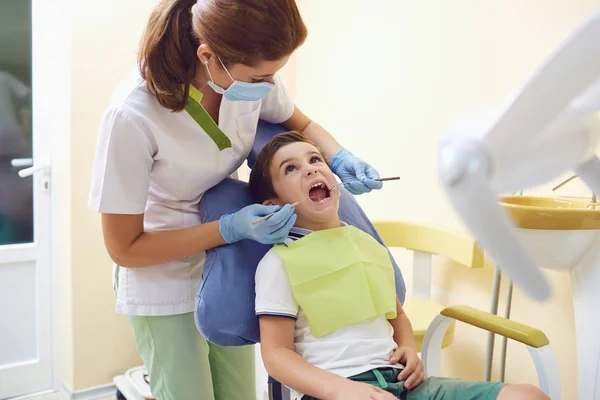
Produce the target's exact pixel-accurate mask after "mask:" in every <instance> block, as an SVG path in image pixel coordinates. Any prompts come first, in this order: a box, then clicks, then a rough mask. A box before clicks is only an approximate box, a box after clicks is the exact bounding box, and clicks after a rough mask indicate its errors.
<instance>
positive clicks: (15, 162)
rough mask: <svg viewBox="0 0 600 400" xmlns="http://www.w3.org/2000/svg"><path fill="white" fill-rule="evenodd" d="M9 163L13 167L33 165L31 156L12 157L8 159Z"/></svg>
mask: <svg viewBox="0 0 600 400" xmlns="http://www.w3.org/2000/svg"><path fill="white" fill-rule="evenodd" d="M10 165H12V166H13V167H17V168H18V167H31V166H33V158H13V159H12V160H10Z"/></svg>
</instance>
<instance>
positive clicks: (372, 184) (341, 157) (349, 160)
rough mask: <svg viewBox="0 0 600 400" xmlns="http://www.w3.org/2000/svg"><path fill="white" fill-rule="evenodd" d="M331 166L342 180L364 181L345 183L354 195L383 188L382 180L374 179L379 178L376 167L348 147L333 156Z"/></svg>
mask: <svg viewBox="0 0 600 400" xmlns="http://www.w3.org/2000/svg"><path fill="white" fill-rule="evenodd" d="M329 167H330V168H331V170H332V171H333V173H334V174H336V175H337V176H339V178H340V179H341V180H342V182H351V181H362V182H352V183H351V184H349V185H345V187H346V189H348V191H349V192H350V193H352V194H353V195H357V194H362V193H368V192H370V191H371V190H373V189H381V187H382V186H383V184H382V183H381V182H378V181H374V180H373V179H377V178H379V174H378V173H377V171H376V170H375V168H373V167H371V166H370V165H369V164H367V163H366V162H364V161H363V160H361V159H360V158H358V157H356V156H355V155H354V154H352V153H350V152H349V151H348V150H346V149H341V150H340V151H338V152H337V153H335V155H334V156H333V157H331V161H329Z"/></svg>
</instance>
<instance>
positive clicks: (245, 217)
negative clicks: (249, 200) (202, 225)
mask: <svg viewBox="0 0 600 400" xmlns="http://www.w3.org/2000/svg"><path fill="white" fill-rule="evenodd" d="M276 211H277V213H276V214H274V215H273V216H272V217H271V218H269V219H267V220H265V221H262V222H259V223H258V224H252V222H254V221H256V220H257V219H259V218H260V217H263V216H265V215H267V214H269V213H272V212H276ZM295 222H296V214H294V208H293V207H292V206H290V205H289V204H286V205H285V206H284V207H283V208H282V207H280V206H263V205H261V204H253V205H250V206H247V207H244V208H242V209H241V210H240V211H238V212H235V213H233V214H226V215H223V216H222V217H221V219H220V220H219V231H220V232H221V236H223V239H225V241H226V242H227V243H235V242H238V241H240V240H242V239H252V240H255V241H257V242H260V243H262V244H277V243H283V241H284V240H285V238H286V237H287V235H288V233H289V232H290V229H292V227H293V226H294V223H295Z"/></svg>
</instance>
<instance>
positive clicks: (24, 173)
mask: <svg viewBox="0 0 600 400" xmlns="http://www.w3.org/2000/svg"><path fill="white" fill-rule="evenodd" d="M16 160H17V164H19V163H20V164H21V165H22V166H25V164H29V165H31V162H30V161H29V160H31V159H29V160H28V159H16ZM13 161H15V160H13ZM13 165H14V164H13ZM15 166H19V165H15ZM50 169H51V166H50V162H45V163H42V164H35V165H33V166H31V167H29V168H25V169H22V170H20V171H19V172H18V174H19V176H20V177H21V178H27V177H28V176H32V175H33V174H36V173H39V172H41V173H42V186H43V188H44V190H45V191H48V190H49V189H50Z"/></svg>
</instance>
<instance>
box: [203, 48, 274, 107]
mask: <svg viewBox="0 0 600 400" xmlns="http://www.w3.org/2000/svg"><path fill="white" fill-rule="evenodd" d="M219 62H220V63H221V65H222V66H223V69H225V72H227V75H229V77H230V78H231V80H232V81H233V83H232V84H231V85H230V86H229V87H228V88H227V89H223V88H222V87H221V86H219V85H217V84H216V83H215V81H214V80H213V78H212V75H211V73H210V69H209V68H208V62H205V63H204V65H206V70H207V71H208V76H209V78H210V81H208V86H210V87H211V89H212V90H214V91H215V92H217V93H219V94H222V95H223V97H225V98H226V99H227V100H229V101H258V100H260V99H262V98H264V97H265V96H266V95H268V94H269V92H270V91H271V89H273V86H274V85H273V84H272V83H268V82H255V83H249V82H242V81H236V80H235V79H233V77H232V76H231V74H230V73H229V71H228V70H227V68H225V65H223V62H222V61H221V59H220V58H219Z"/></svg>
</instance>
